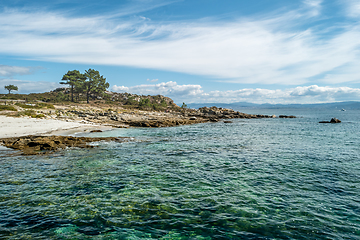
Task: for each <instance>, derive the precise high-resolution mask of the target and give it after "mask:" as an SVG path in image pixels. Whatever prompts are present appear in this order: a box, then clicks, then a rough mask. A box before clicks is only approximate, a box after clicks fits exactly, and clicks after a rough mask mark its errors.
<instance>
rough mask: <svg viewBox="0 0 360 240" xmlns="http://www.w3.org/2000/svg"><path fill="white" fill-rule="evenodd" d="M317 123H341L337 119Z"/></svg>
mask: <svg viewBox="0 0 360 240" xmlns="http://www.w3.org/2000/svg"><path fill="white" fill-rule="evenodd" d="M319 123H341V121H340V120H339V119H337V118H332V119H331V120H330V121H320V122H319Z"/></svg>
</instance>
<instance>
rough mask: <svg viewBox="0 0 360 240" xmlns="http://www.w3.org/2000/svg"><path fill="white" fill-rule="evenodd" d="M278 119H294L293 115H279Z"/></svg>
mask: <svg viewBox="0 0 360 240" xmlns="http://www.w3.org/2000/svg"><path fill="white" fill-rule="evenodd" d="M279 118H296V117H295V116H293V115H290V116H287V115H280V116H279Z"/></svg>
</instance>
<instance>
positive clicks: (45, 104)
mask: <svg viewBox="0 0 360 240" xmlns="http://www.w3.org/2000/svg"><path fill="white" fill-rule="evenodd" d="M15 105H17V106H19V107H21V108H25V109H40V108H49V109H55V107H54V105H52V104H49V103H36V104H35V105H28V104H24V103H16V104H15Z"/></svg>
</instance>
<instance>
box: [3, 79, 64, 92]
mask: <svg viewBox="0 0 360 240" xmlns="http://www.w3.org/2000/svg"><path fill="white" fill-rule="evenodd" d="M9 84H12V85H15V86H17V87H18V88H19V90H18V91H17V93H40V92H49V91H52V90H54V89H56V88H58V87H63V86H61V85H60V84H59V83H55V82H44V81H25V80H17V79H0V87H1V88H0V93H1V92H3V93H6V92H7V91H6V90H5V89H4V86H6V85H9Z"/></svg>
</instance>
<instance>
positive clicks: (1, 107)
mask: <svg viewBox="0 0 360 240" xmlns="http://www.w3.org/2000/svg"><path fill="white" fill-rule="evenodd" d="M0 111H17V109H16V108H15V107H14V106H8V105H0Z"/></svg>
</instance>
